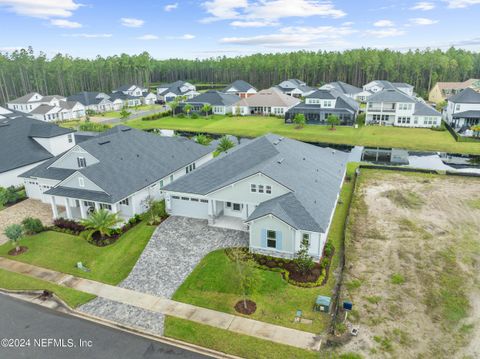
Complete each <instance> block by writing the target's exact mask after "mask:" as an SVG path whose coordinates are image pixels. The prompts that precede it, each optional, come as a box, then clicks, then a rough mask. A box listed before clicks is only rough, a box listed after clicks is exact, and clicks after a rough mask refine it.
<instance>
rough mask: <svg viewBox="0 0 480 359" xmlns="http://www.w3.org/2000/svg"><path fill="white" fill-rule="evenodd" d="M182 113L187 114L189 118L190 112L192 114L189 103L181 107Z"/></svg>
mask: <svg viewBox="0 0 480 359" xmlns="http://www.w3.org/2000/svg"><path fill="white" fill-rule="evenodd" d="M183 111H185V113H186V114H187V116H189V117H190V112H192V105H190V104H189V103H187V104H186V105H185V106H184V107H183Z"/></svg>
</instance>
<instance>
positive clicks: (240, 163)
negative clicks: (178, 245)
mask: <svg viewBox="0 0 480 359" xmlns="http://www.w3.org/2000/svg"><path fill="white" fill-rule="evenodd" d="M346 163H347V154H346V153H343V152H339V151H335V150H332V149H329V148H321V147H317V146H314V145H310V144H306V143H303V142H300V141H295V140H291V139H287V138H283V137H279V136H277V135H272V134H268V135H265V136H262V137H258V138H256V139H254V140H252V141H249V142H246V143H245V144H241V145H239V146H237V147H235V148H233V149H232V150H231V151H229V152H228V153H226V154H222V155H220V156H218V157H217V158H215V159H214V160H212V161H210V162H209V163H207V164H206V165H204V166H202V167H201V168H198V169H197V170H196V171H195V172H193V173H190V174H188V175H186V176H184V177H183V178H180V179H179V180H177V181H175V182H173V183H172V184H170V185H168V186H166V187H165V188H164V192H165V201H166V208H167V211H168V212H169V213H170V214H171V215H176V216H185V217H192V218H200V219H206V220H208V222H209V224H210V225H212V226H216V227H223V228H233V229H237V230H243V231H247V232H248V233H249V238H250V244H249V247H250V250H251V251H252V252H258V253H262V254H267V255H272V256H277V257H285V258H292V257H293V256H294V254H295V253H296V252H297V251H298V249H299V248H300V243H301V241H302V240H303V239H306V240H307V241H308V242H309V253H310V255H311V256H312V257H313V258H314V259H315V260H319V259H320V258H321V256H322V253H323V248H324V246H325V242H326V240H327V234H328V231H329V228H330V224H331V221H332V217H333V213H334V210H335V206H336V203H337V200H338V197H339V193H340V188H341V186H342V183H343V178H344V175H345V169H346Z"/></svg>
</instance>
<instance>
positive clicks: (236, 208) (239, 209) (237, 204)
mask: <svg viewBox="0 0 480 359" xmlns="http://www.w3.org/2000/svg"><path fill="white" fill-rule="evenodd" d="M241 209H242V207H241V206H240V203H234V204H233V210H234V211H238V212H239V211H241Z"/></svg>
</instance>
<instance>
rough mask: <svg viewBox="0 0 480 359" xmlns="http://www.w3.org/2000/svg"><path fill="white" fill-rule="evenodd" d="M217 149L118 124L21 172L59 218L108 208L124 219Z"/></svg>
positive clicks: (140, 210)
mask: <svg viewBox="0 0 480 359" xmlns="http://www.w3.org/2000/svg"><path fill="white" fill-rule="evenodd" d="M212 151H213V150H212V149H211V148H210V147H207V146H202V145H199V144H197V143H195V142H194V141H191V140H188V139H186V138H180V137H162V136H157V135H154V134H150V133H147V132H144V131H139V130H135V129H132V128H130V127H126V126H117V127H114V128H112V129H111V130H109V131H107V132H104V133H101V134H100V135H98V136H94V137H91V138H90V139H86V140H84V141H83V142H80V143H78V144H76V145H75V146H74V147H72V148H71V149H69V150H68V151H66V152H65V153H62V154H60V155H58V156H56V157H54V158H52V159H50V160H48V161H46V162H44V163H42V164H41V165H39V166H37V167H35V168H33V169H31V170H29V171H27V172H25V173H23V174H21V177H22V178H23V179H24V184H25V189H26V192H27V195H28V197H30V198H34V199H39V200H41V201H43V202H45V203H50V204H51V206H52V213H53V217H54V218H58V217H64V218H68V219H74V220H79V219H82V218H86V217H87V216H88V214H89V213H91V212H93V211H96V210H99V209H107V210H108V211H112V212H115V213H117V212H118V213H119V216H120V218H121V219H123V220H128V219H129V218H131V217H132V216H134V215H135V214H140V213H143V212H144V211H145V210H146V209H147V200H148V199H149V198H153V199H159V198H162V194H161V190H162V188H163V187H164V186H165V185H167V184H170V183H172V182H174V181H175V180H177V179H178V178H181V177H182V176H184V175H185V174H187V173H190V172H192V171H195V169H196V168H197V167H199V166H201V165H202V164H204V163H206V162H208V161H209V160H210V159H212V158H213V155H212Z"/></svg>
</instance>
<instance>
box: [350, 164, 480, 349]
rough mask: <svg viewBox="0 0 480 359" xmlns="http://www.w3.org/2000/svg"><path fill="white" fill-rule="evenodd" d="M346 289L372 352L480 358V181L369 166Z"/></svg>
mask: <svg viewBox="0 0 480 359" xmlns="http://www.w3.org/2000/svg"><path fill="white" fill-rule="evenodd" d="M350 214H351V216H350V218H351V219H350V224H349V227H348V231H347V242H346V269H345V279H344V288H343V289H344V294H345V297H347V298H348V297H349V298H350V299H351V300H353V303H354V310H353V311H352V312H351V313H350V315H349V317H348V319H349V320H351V321H352V322H353V323H354V324H355V325H358V326H359V328H360V332H359V335H358V336H357V337H354V338H353V340H351V341H350V342H349V343H347V344H346V345H345V346H344V347H342V349H341V351H342V352H356V353H359V354H361V355H363V356H364V357H368V358H480V285H479V283H480V281H479V279H480V271H479V269H480V179H474V178H462V177H452V176H440V175H438V176H437V175H424V174H410V173H408V174H407V173H400V172H388V171H373V170H362V173H361V174H360V177H359V180H358V183H357V190H356V193H355V196H354V200H353V204H352V209H351V212H350Z"/></svg>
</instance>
